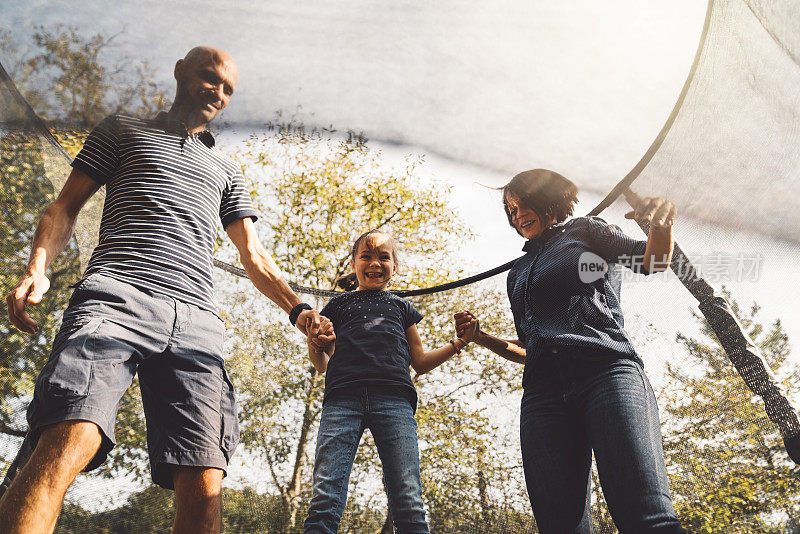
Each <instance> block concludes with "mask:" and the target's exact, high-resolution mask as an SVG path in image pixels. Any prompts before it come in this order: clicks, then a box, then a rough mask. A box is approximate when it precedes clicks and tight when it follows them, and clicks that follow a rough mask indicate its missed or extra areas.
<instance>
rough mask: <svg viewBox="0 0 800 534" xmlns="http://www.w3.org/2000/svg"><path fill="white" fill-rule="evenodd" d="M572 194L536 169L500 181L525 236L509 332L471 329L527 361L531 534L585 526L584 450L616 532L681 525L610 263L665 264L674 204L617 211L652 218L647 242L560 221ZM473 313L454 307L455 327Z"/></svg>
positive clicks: (641, 267) (596, 223) (604, 227)
mask: <svg viewBox="0 0 800 534" xmlns="http://www.w3.org/2000/svg"><path fill="white" fill-rule="evenodd" d="M576 201H577V188H576V187H575V185H574V184H573V183H572V182H570V181H569V180H567V179H566V178H564V177H563V176H561V175H560V174H558V173H555V172H552V171H547V170H543V169H537V170H532V171H526V172H523V173H520V174H518V175H517V176H515V177H514V178H513V179H512V180H511V181H510V182H509V183H508V184H507V185H506V186H505V187H503V207H504V208H505V212H506V216H507V217H508V222H509V224H510V225H511V226H512V227H513V228H514V229H515V230H516V231H517V233H519V234H520V235H521V236H522V237H524V238H525V239H527V240H528V241H527V242H526V243H525V246H524V248H523V250H524V251H525V252H527V254H526V255H525V256H524V257H522V258H521V259H520V260H518V261H517V262H516V264H515V265H514V267H513V268H512V269H511V271H510V272H509V275H508V296H509V299H510V301H511V310H512V313H513V315H514V323H515V326H516V330H517V336H518V339H515V340H504V339H500V338H497V337H495V336H492V335H490V334H487V333H485V332H483V331H482V330H480V329H479V330H478V332H477V333H476V335H475V337H474V341H475V342H476V343H478V344H480V345H482V346H484V347H486V348H488V349H489V350H491V351H493V352H495V353H497V354H498V355H500V356H502V357H504V358H506V359H508V360H511V361H514V362H517V363H522V364H524V365H525V370H524V372H523V380H522V385H523V389H524V394H523V397H522V406H521V414H520V442H521V446H522V462H523V467H524V470H525V481H526V485H527V488H528V496H529V497H530V500H531V505H532V507H533V513H534V517H535V518H536V524H537V526H538V527H539V531H540V532H543V533H545V534H547V533H558V534H561V533H565V532H576V533H583V532H587V533H588V532H591V517H590V506H589V495H590V491H589V490H590V484H591V482H590V480H591V479H590V470H591V461H592V451H594V455H595V459H596V462H597V469H598V474H599V477H600V484H601V486H602V488H603V494H604V496H605V499H606V502H607V503H608V507H609V511H610V512H611V516H612V518H613V519H614V522H615V523H616V525H617V528H619V530H620V531H621V532H623V533H627V532H631V533H640V532H665V533H666V532H686V531H685V530H683V529H682V528H681V527H680V524H679V523H678V520H677V518H676V515H675V510H674V508H673V506H672V501H671V499H670V495H669V485H668V479H667V473H666V470H665V468H664V455H663V452H662V448H661V432H660V425H659V420H658V407H657V406H656V399H655V395H654V394H653V389H652V387H651V386H650V383H649V381H648V380H647V377H646V376H645V374H644V372H643V371H642V360H641V358H639V356H638V355H637V354H636V351H635V350H634V348H633V346H632V344H631V342H630V340H629V339H628V336H627V334H626V332H625V330H624V329H623V318H622V312H621V309H620V303H619V296H620V272H619V267H618V266H617V264H620V263H624V264H626V265H627V266H628V267H630V268H632V269H633V270H634V271H636V272H640V273H643V274H647V273H649V272H657V271H663V270H665V269H666V268H667V267H668V266H669V260H670V257H671V254H672V246H673V241H672V223H673V220H674V218H675V213H676V210H675V206H674V205H673V204H672V203H671V202H669V201H667V200H664V199H661V198H652V199H645V200H644V201H643V202H642V205H641V206H640V207H639V208H638V209H636V210H635V211H632V212H629V213H628V214H626V215H625V217H626V218H629V219H630V218H633V219H636V220H637V221H648V222H650V225H651V226H650V228H651V229H650V234H649V236H648V238H647V241H646V242H645V241H637V240H635V239H632V238H630V237H628V236H626V235H625V234H623V233H622V232H621V230H620V229H619V228H618V227H616V226H613V225H609V224H607V223H606V222H605V221H603V220H602V219H600V218H598V217H576V218H573V219H570V220H567V217H569V216H570V215H572V212H573V208H574V205H575V203H576ZM474 319H475V318H474V317H473V315H472V314H471V313H469V312H460V313H458V314H456V328H457V331H458V332H460V331H462V330H466V328H467V327H468V326H469V325H470V322H471V321H474Z"/></svg>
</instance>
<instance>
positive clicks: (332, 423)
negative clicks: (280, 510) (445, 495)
mask: <svg viewBox="0 0 800 534" xmlns="http://www.w3.org/2000/svg"><path fill="white" fill-rule="evenodd" d="M365 428H369V429H370V431H371V432H372V437H373V438H374V439H375V446H376V447H377V448H378V455H379V456H380V458H381V464H383V478H384V483H385V485H386V493H387V495H388V497H389V513H390V515H391V517H392V522H393V523H394V526H395V528H396V529H397V532H401V533H409V534H410V533H415V534H416V533H425V534H427V533H428V524H427V523H426V521H425V509H424V508H423V506H422V483H421V481H420V475H419V446H418V445H417V422H416V421H415V420H414V410H413V409H412V407H411V402H410V401H409V400H408V398H407V397H406V396H404V395H403V393H402V392H401V391H400V390H395V388H387V387H385V386H358V387H354V388H353V389H352V390H344V391H334V392H332V393H330V394H329V395H328V398H327V399H326V400H325V405H324V406H323V408H322V418H321V421H320V423H319V433H318V435H317V450H316V458H315V461H314V496H313V497H312V499H311V504H310V505H309V508H308V517H307V518H306V521H305V525H304V532H306V533H310V532H313V533H323V532H324V533H328V532H336V531H337V530H338V528H339V521H340V520H341V518H342V512H344V507H345V503H346V502H347V486H348V482H349V480H350V470H351V469H352V467H353V460H354V459H355V456H356V450H357V449H358V443H359V442H360V441H361V435H362V434H363V433H364V429H365Z"/></svg>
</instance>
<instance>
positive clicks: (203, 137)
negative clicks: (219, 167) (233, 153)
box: [155, 111, 217, 148]
mask: <svg viewBox="0 0 800 534" xmlns="http://www.w3.org/2000/svg"><path fill="white" fill-rule="evenodd" d="M155 121H156V123H158V125H159V126H161V127H162V128H164V131H167V132H170V133H173V134H175V135H179V136H181V137H189V132H188V131H187V130H186V125H185V124H183V122H181V121H180V120H178V119H176V118H174V117H171V116H170V115H169V113H167V112H166V111H160V112H159V113H158V115H156V118H155ZM197 138H198V139H200V141H202V142H203V144H204V145H206V146H207V147H208V148H212V147H213V146H214V145H216V144H217V141H216V139H214V135H213V134H212V133H211V132H209V131H208V130H203V131H202V132H198V133H197Z"/></svg>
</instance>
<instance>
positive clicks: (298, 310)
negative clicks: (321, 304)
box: [289, 302, 313, 326]
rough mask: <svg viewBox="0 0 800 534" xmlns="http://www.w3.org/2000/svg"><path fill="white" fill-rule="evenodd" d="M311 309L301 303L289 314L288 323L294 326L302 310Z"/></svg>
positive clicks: (308, 305)
mask: <svg viewBox="0 0 800 534" xmlns="http://www.w3.org/2000/svg"><path fill="white" fill-rule="evenodd" d="M311 309H313V308H312V307H311V305H310V304H306V303H305V302H301V303H300V304H298V305H297V306H295V307H294V308H292V310H291V311H290V312H289V322H290V323H292V326H295V323H296V322H297V318H298V317H300V313H301V312H302V311H303V310H311Z"/></svg>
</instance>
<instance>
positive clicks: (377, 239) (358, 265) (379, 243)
mask: <svg viewBox="0 0 800 534" xmlns="http://www.w3.org/2000/svg"><path fill="white" fill-rule="evenodd" d="M352 267H353V271H354V272H355V273H356V278H357V279H358V289H383V288H385V287H386V286H387V285H389V281H390V280H391V278H392V276H393V275H394V273H395V271H396V269H397V264H396V259H395V257H394V245H393V244H392V239H391V237H389V236H388V235H384V234H377V233H376V234H373V235H371V236H369V238H368V239H364V241H363V242H362V243H361V244H359V247H358V251H356V254H355V256H354V257H353V261H352Z"/></svg>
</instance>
